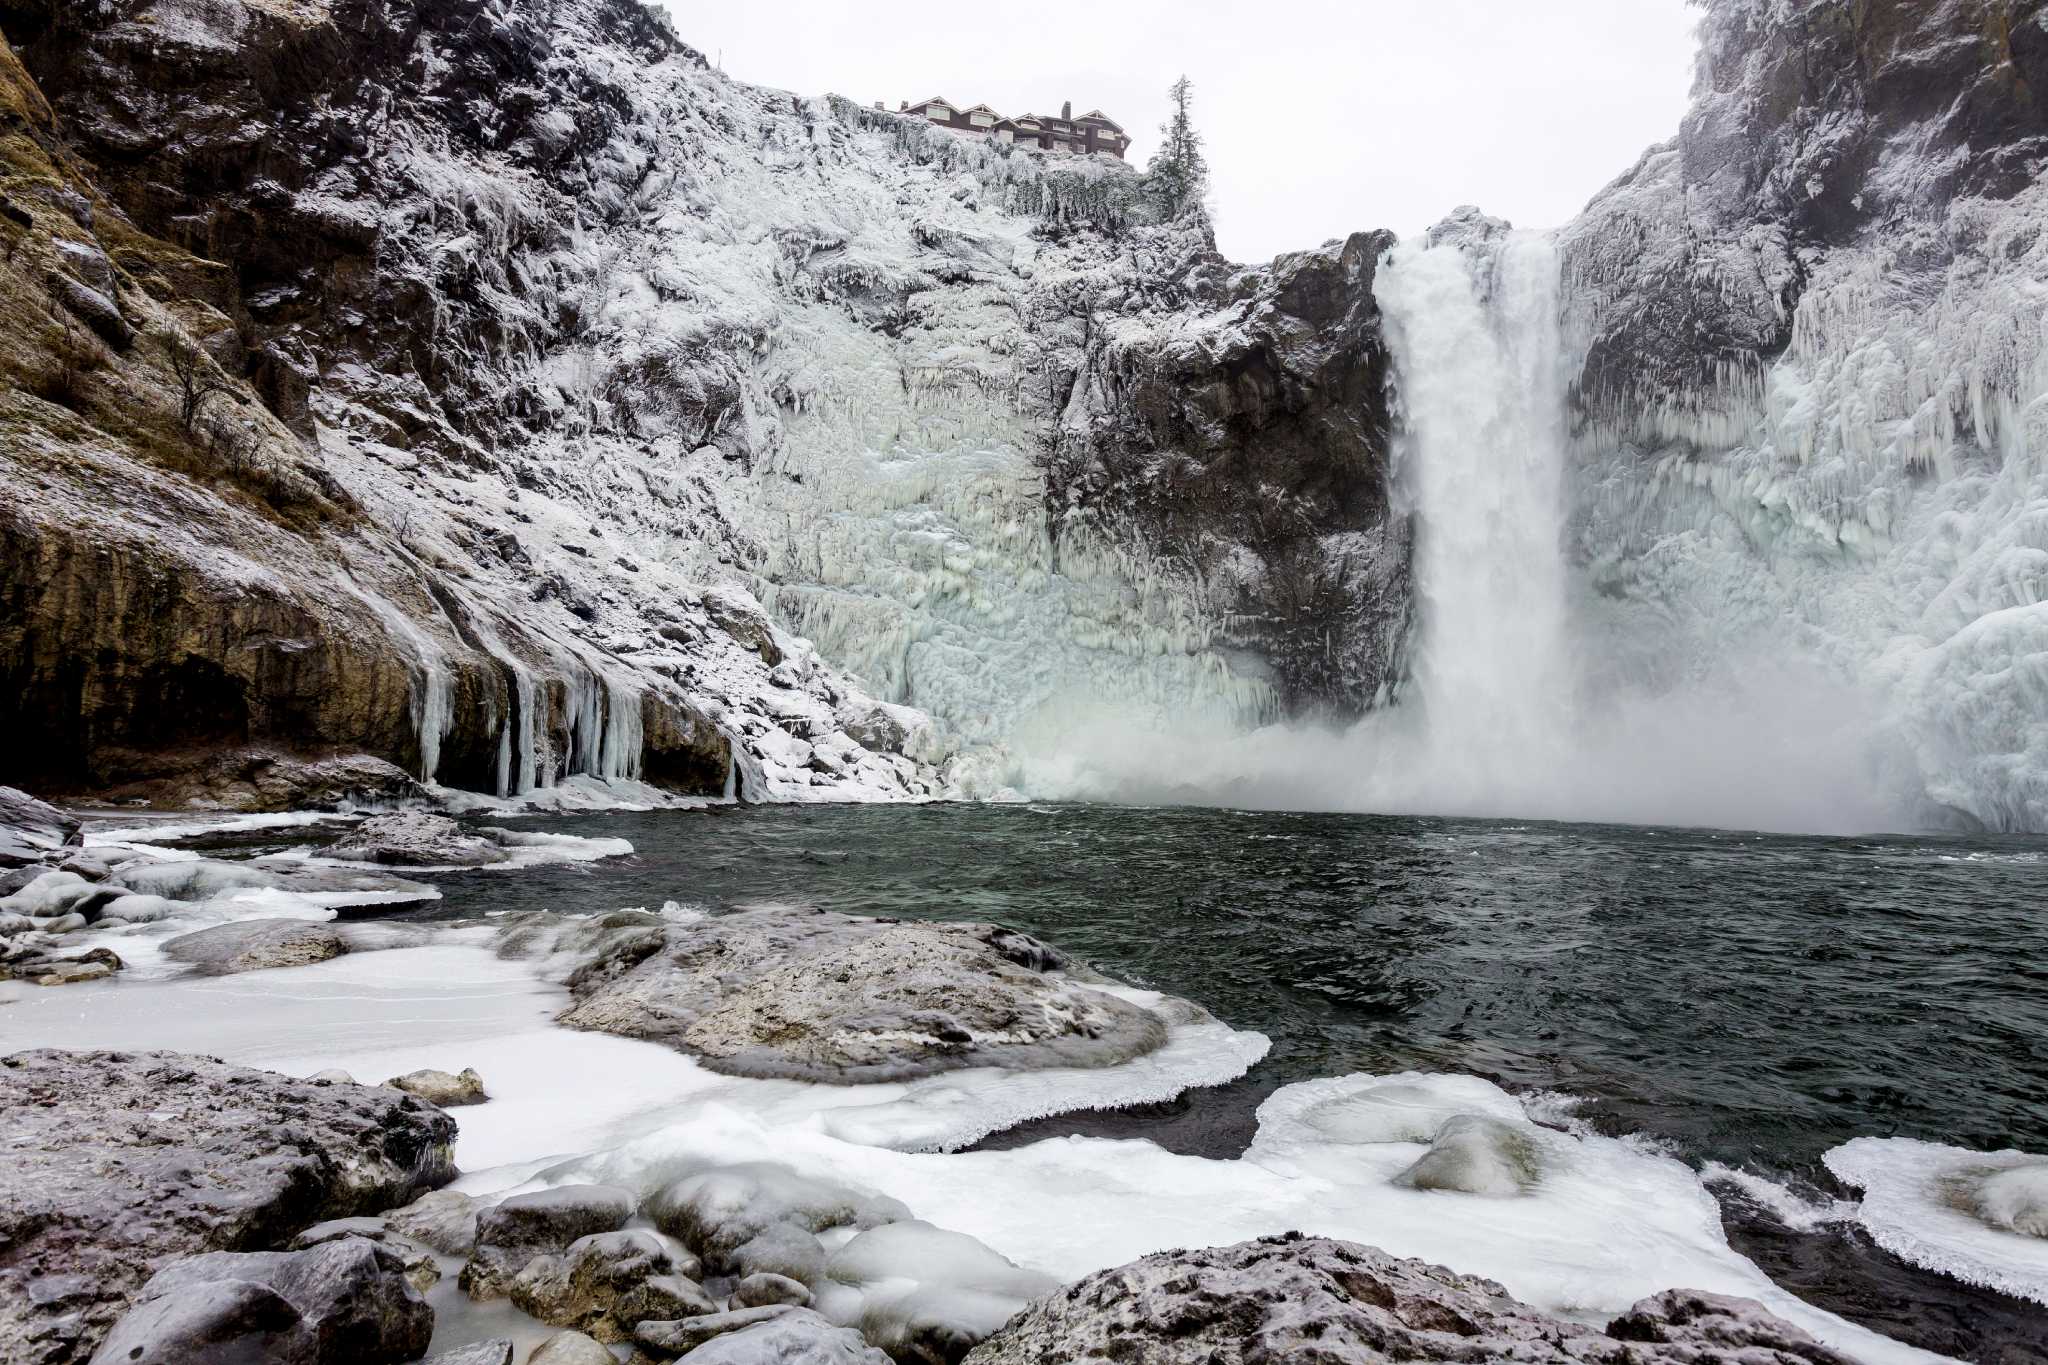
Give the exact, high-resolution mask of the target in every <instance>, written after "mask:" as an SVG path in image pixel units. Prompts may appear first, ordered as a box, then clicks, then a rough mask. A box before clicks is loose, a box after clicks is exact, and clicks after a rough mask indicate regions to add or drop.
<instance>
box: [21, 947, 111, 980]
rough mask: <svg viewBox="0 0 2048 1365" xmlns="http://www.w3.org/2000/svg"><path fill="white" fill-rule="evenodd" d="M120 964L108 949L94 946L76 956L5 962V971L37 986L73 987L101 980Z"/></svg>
mask: <svg viewBox="0 0 2048 1365" xmlns="http://www.w3.org/2000/svg"><path fill="white" fill-rule="evenodd" d="M123 965H124V964H123V963H122V961H121V959H120V958H118V957H116V956H115V955H114V953H113V951H112V950H111V949H107V948H94V949H92V950H91V951H90V952H85V953H80V954H78V955H77V956H75V957H62V958H50V957H31V958H29V959H27V960H26V961H24V962H10V963H7V964H5V971H4V974H6V975H11V976H13V977H15V978H16V979H18V980H23V981H32V982H34V983H35V984H36V985H38V986H73V985H77V984H78V983H79V982H81V981H104V980H106V979H107V978H108V977H110V976H112V975H113V974H114V973H115V972H118V971H120V970H121V969H122V967H123Z"/></svg>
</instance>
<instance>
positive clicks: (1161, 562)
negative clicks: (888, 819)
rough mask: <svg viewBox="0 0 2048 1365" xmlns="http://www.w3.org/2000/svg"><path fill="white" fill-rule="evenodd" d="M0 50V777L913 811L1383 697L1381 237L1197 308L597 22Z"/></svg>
mask: <svg viewBox="0 0 2048 1365" xmlns="http://www.w3.org/2000/svg"><path fill="white" fill-rule="evenodd" d="M0 33H4V35H5V39H6V42H7V45H8V46H7V52H6V56H5V65H4V70H0V75H4V78H5V87H4V88H5V90H6V92H7V103H6V105H5V129H6V141H5V144H4V145H5V151H6V166H5V168H4V169H5V175H6V180H5V185H6V189H5V193H6V194H7V204H6V222H5V224H4V225H0V230H4V232H5V234H6V243H5V250H6V252H7V258H6V261H5V264H4V265H0V270H4V271H5V272H6V278H5V279H4V280H0V297H4V303H0V306H5V307H7V308H8V309H9V310H10V312H11V313H13V314H14V315H15V316H14V317H13V318H12V319H11V320H10V328H9V333H8V334H9V336H10V337H11V338H14V339H15V340H14V341H13V342H12V343H11V344H9V345H7V346H6V348H5V355H4V356H0V363H4V364H5V365H6V371H7V372H6V382H7V385H8V388H7V392H6V394H5V397H4V399H0V405H4V412H5V417H4V422H5V430H6V436H5V438H4V445H0V450H4V456H5V458H4V460H0V478H4V479H5V480H6V481H7V483H8V485H9V494H10V496H9V497H8V498H7V500H6V510H5V511H4V512H0V599H4V601H5V602H6V611H5V613H4V615H0V680H4V686H0V695H4V696H5V698H6V701H5V703H4V706H5V707H6V710H5V713H4V714H0V722H5V723H7V724H9V725H10V727H12V728H14V729H16V730H17V731H19V732H21V733H25V734H29V735H32V736H34V739H33V740H32V742H31V745H30V747H29V749H28V752H27V754H26V755H25V756H24V758H23V761H22V764H21V766H20V767H19V768H18V769H16V770H12V771H11V776H13V777H15V778H17V779H19V780H22V781H27V782H30V783H33V784H35V785H38V786H40V787H43V788H45V789H52V790H81V789H98V790H106V789H110V788H111V789H116V790H122V791H127V790H135V791H140V792H144V793H146V794H154V795H160V796H173V797H192V798H199V799H206V800H216V801H227V802H230V803H234V804H252V803H253V804H275V803H277V802H279V801H284V800H290V799H297V798H302V797H303V796H305V795H307V794H309V793H315V792H317V794H330V793H329V791H328V789H330V788H334V787H336V785H337V783H338V784H339V785H340V786H341V787H343V788H346V787H351V786H355V787H362V788H365V789H370V790H382V791H386V792H391V791H398V790H403V789H405V788H406V787H407V784H408V783H409V782H410V781H413V780H419V781H428V782H436V783H440V784H444V785H448V786H455V787H463V788H470V789H474V790H479V791H483V792H487V793H495V794H499V795H516V794H519V793H523V792H526V791H530V790H532V789H535V788H539V787H545V786H548V785H550V784H551V783H553V782H555V781H558V780H560V779H562V778H564V777H567V776H571V775H575V774H588V775H590V776H593V777H599V778H606V779H614V780H617V779H629V778H646V779H648V780H650V781H654V782H657V783H660V784H662V785H666V786H670V787H674V788H678V789H681V790H685V791H697V792H710V793H716V792H719V791H722V790H728V789H730V788H733V787H735V786H736V787H737V789H738V790H739V792H740V793H741V794H742V795H744V796H749V797H755V798H764V799H767V798H773V799H800V798H804V797H809V796H850V795H858V796H906V795H918V794H924V793H930V792H936V791H938V790H940V789H941V788H942V787H943V786H944V785H945V784H946V782H947V781H948V780H949V779H948V778H947V776H945V775H944V771H943V765H945V764H946V763H947V761H948V759H949V758H950V757H951V756H952V755H953V754H954V753H955V752H956V751H959V750H961V749H969V750H972V751H973V752H974V753H976V754H978V755H983V756H987V758H988V761H986V762H983V763H981V764H979V766H975V765H969V768H968V769H959V770H956V771H955V773H954V777H955V778H960V777H961V774H962V773H966V772H970V770H971V772H972V773H979V774H981V775H982V776H981V777H980V778H979V779H973V778H971V777H970V778H968V779H966V780H982V781H986V782H990V783H997V782H1000V781H1003V780H1006V778H1007V777H1008V775H1009V774H1010V773H1012V772H1013V771H1014V767H1015V755H1014V754H1013V753H1012V746H1013V744H1014V743H1015V742H1017V736H1018V735H1019V734H1021V733H1026V732H1029V733H1030V734H1032V735H1035V736H1037V742H1040V743H1045V742H1050V741H1047V740H1046V739H1045V736H1047V735H1049V734H1057V733H1058V732H1059V731H1061V729H1062V728H1063V726H1064V724H1065V721H1064V720H1063V719H1062V718H1063V717H1064V716H1066V715H1067V714H1069V713H1071V712H1074V711H1076V710H1085V709H1088V708H1091V707H1093V706H1094V705H1095V701H1096V699H1097V698H1098V697H1100V696H1101V695H1105V694H1106V693H1118V694H1123V693H1128V694H1130V695H1131V697H1132V698H1133V700H1134V705H1137V706H1138V707H1140V708H1141V709H1142V708H1149V709H1150V712H1151V713H1152V714H1155V715H1157V714H1163V713H1166V712H1170V711H1172V710H1173V709H1175V708H1178V707H1182V706H1185V705H1187V704H1189V703H1190V702H1191V701H1200V702H1203V703H1213V704H1214V705H1216V706H1218V707H1220V708H1221V709H1222V710H1224V711H1225V712H1227V713H1228V714H1230V715H1232V716H1234V717H1238V718H1245V717H1251V716H1258V715H1266V714H1271V713H1273V712H1274V711H1275V710H1276V709H1278V708H1279V707H1281V706H1283V705H1285V706H1294V707H1306V706H1313V705H1323V704H1326V703H1335V704H1337V705H1339V706H1345V707H1350V708H1353V709H1355V707H1356V706H1357V705H1358V704H1359V702H1360V701H1361V699H1363V698H1364V697H1368V696H1370V695H1371V693H1372V692H1373V690H1374V687H1375V685H1376V684H1375V682H1374V681H1373V677H1374V670H1375V669H1376V668H1377V669H1378V670H1379V672H1380V673H1384V672H1385V659H1386V657H1387V656H1388V654H1389V653H1390V651H1389V650H1388V648H1387V646H1386V645H1385V643H1384V642H1385V640H1386V639H1387V638H1388V636H1389V634H1390V631H1389V623H1390V622H1396V621H1398V619H1399V616H1400V612H1401V610H1402V607H1401V600H1402V594H1401V593H1400V591H1399V588H1398V579H1399V575H1400V572H1401V566H1402V565H1403V564H1404V563H1405V556H1404V552H1403V550H1402V537H1401V533H1400V532H1399V530H1398V527H1397V526H1395V525H1394V524H1393V523H1391V522H1389V520H1388V513H1387V499H1386V496H1385V478H1384V474H1385V462H1384V459H1383V455H1384V449H1385V421H1384V417H1383V415H1382V411H1383V404H1382V402H1381V401H1380V394H1381V393H1382V391H1383V389H1382V372H1383V366H1384V362H1383V359H1382V357H1381V354H1380V352H1379V350H1378V347H1377V344H1376V340H1375V338H1374V335H1373V333H1372V331H1371V329H1370V327H1369V325H1368V324H1369V321H1370V314H1371V289H1370V280H1371V269H1372V263H1373V257H1374V255H1375V254H1376V250H1375V242H1374V239H1370V238H1357V239H1353V241H1352V242H1350V243H1347V244H1344V245H1342V246H1332V247H1331V248H1327V249H1325V250H1324V251H1322V252H1320V253H1309V254H1307V255H1304V256H1301V257H1297V258H1289V259H1287V260H1283V261H1282V262H1281V263H1279V264H1277V265H1276V266H1275V267H1274V269H1273V270H1271V271H1249V272H1247V271H1238V270H1235V269H1233V268H1232V267H1229V266H1228V265H1227V264H1226V263H1224V262H1222V261H1221V260H1220V258H1218V257H1216V255H1215V253H1214V250H1213V246H1212V245H1211V243H1210V241H1209V238H1208V234H1207V229H1206V227H1205V226H1204V225H1203V224H1202V223H1201V222H1200V220H1199V218H1195V219H1191V220H1188V221H1184V222H1177V223H1160V222H1158V221H1157V219H1158V214H1157V213H1156V212H1154V211H1153V210H1152V209H1151V208H1150V205H1149V202H1148V197H1147V194H1146V191H1145V186H1144V185H1143V182H1142V180H1141V179H1140V178H1139V177H1138V176H1137V175H1135V174H1134V173H1132V172H1130V171H1129V170H1128V169H1127V168H1124V167H1121V166H1114V165H1110V164H1108V163H1107V162H1103V163H1100V164H1098V163H1097V162H1095V161H1092V160H1091V161H1088V162H1081V161H1079V160H1068V161H1065V162H1064V163H1061V162H1057V161H1054V160H1051V159H1048V158H1045V157H1043V156H1040V155H1037V154H1034V153H1026V152H1023V151H1020V150H1017V149H1013V148H997V147H993V146H989V145H985V144H981V143H978V142H974V141H971V140H966V139H961V138H958V137H955V136H952V135H948V134H943V133H939V132H937V131H935V130H932V129H929V128H927V127H925V126H924V125H922V124H917V123H914V122H912V121H909V120H905V119H901V118H898V117H896V116H894V115H883V114H879V113H876V112H873V111H868V110H865V109H859V108H857V107H855V106H852V105H850V104H847V103H845V102H843V101H837V100H832V99H810V100H802V99H797V98H794V97H792V96H789V95H786V94H782V93H780V92H774V91H767V90H759V89H754V88H751V87H747V86H743V85H739V84H737V83H735V82H732V81H730V80H728V79H726V78H725V77H724V76H722V75H721V74H719V73H717V72H715V71H711V70H709V69H707V67H706V65H705V63H704V62H703V60H702V58H701V57H699V56H698V54H696V53H695V52H694V51H692V50H691V49H690V48H689V47H688V46H687V45H685V44H684V43H682V42H681V41H680V40H679V39H677V38H676V37H675V36H674V35H673V34H672V33H671V32H670V31H669V29H668V28H667V26H666V23H665V21H663V20H661V19H659V18H657V17H656V16H655V15H654V14H653V13H652V12H651V11H649V10H647V9H645V8H643V7H642V6H641V5H639V4H637V3H634V2H633V0H554V2H553V3H547V4H538V5H522V6H518V7H513V8H509V9H508V8H507V7H504V6H500V5H497V4H492V3H488V2H487V0H411V2H408V0H303V2H288V0H95V2H94V3H92V4H87V5H78V4H73V3H69V2H68V0H61V2H60V0H13V2H11V3H7V4H4V5H0ZM1393 633H1397V632H1393ZM842 670H844V671H842ZM1133 682H1135V684H1136V685H1135V687H1133V686H1132V684H1133ZM896 703H905V704H907V705H906V706H899V705H896ZM913 708H914V709H913ZM1034 727H1035V728H1034ZM362 756H366V757H362ZM337 773H338V774H339V776H337Z"/></svg>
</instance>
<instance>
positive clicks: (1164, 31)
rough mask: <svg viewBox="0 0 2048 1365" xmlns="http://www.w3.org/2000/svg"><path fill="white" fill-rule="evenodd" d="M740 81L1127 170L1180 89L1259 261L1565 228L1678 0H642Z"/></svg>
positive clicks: (1633, 146)
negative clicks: (1067, 127) (1459, 228)
mask: <svg viewBox="0 0 2048 1365" xmlns="http://www.w3.org/2000/svg"><path fill="white" fill-rule="evenodd" d="M663 3H665V4H666V5H667V7H668V9H669V11H670V13H671V14H673V15H674V17H675V23H676V28H677V31H678V32H679V33H680V34H681V35H682V37H683V39H684V41H686V42H688V43H691V44H692V45H694V46H696V47H699V48H701V49H702V50H703V51H704V54H705V55H706V56H707V57H710V58H712V59H713V60H714V61H717V60H722V61H723V64H724V67H725V69H726V70H727V71H728V72H730V73H732V74H733V75H735V76H737V77H739V78H741V79H742V80H747V81H752V82H755V83H756V84H761V85H772V86H780V87H782V88H784V89H789V90H795V91H797V92H799V93H802V94H807V95H810V94H820V93H823V92H825V91H828V90H829V91H836V92H838V93H840V94H844V95H849V96H852V97H854V98H856V99H859V100H861V101H863V102H865V103H872V102H873V101H875V100H878V99H879V100H886V101H887V102H888V106H889V108H891V109H894V108H895V107H896V105H897V104H898V102H899V101H902V100H918V99H924V98H926V97H928V96H932V95H943V96H945V97H946V98H947V99H949V100H952V101H954V102H955V103H957V104H974V103H977V102H983V103H987V104H990V105H993V106H994V107H995V108H996V109H998V110H1000V111H1001V112H1003V113H1005V114H1013V113H1021V112H1024V111H1025V110H1027V109H1028V110H1033V111H1036V112H1038V113H1057V112H1058V111H1059V106H1060V102H1061V101H1062V100H1072V101H1073V102H1074V112H1075V113H1077V114H1079V113H1083V112H1085V111H1087V110H1089V109H1095V108H1100V109H1102V110H1103V111H1104V112H1106V113H1107V114H1109V116H1110V117H1111V118H1114V119H1116V120H1117V121H1118V122H1119V123H1121V124H1123V125H1124V128H1125V129H1126V130H1127V131H1128V132H1130V133H1131V135H1132V136H1133V137H1135V138H1136V139H1137V143H1138V145H1137V146H1136V147H1135V148H1134V149H1133V154H1132V155H1133V159H1134V160H1137V161H1140V162H1142V161H1143V160H1144V159H1145V158H1146V157H1149V156H1150V155H1151V153H1152V149H1153V146H1154V145H1155V143H1156V142H1157V129H1158V126H1159V123H1160V122H1161V120H1162V119H1163V118H1164V117H1165V106H1166V97H1165V92H1166V87H1167V86H1168V85H1169V84H1170V83H1171V82H1172V80H1173V78H1174V77H1175V76H1177V75H1179V74H1181V73H1182V72H1183V71H1185V72H1186V73H1187V74H1188V76H1190V77H1191V78H1192V79H1193V80H1194V82H1195V98H1196V106H1195V115H1196V126H1197V127H1198V128H1200V129H1201V130H1202V132H1203V134H1204V135H1205V136H1206V137H1207V139H1208V152H1209V161H1210V170H1211V180H1212V187H1213V188H1212V192H1211V205H1212V207H1213V209H1214V211H1215V217H1216V229H1217V236H1218V239H1219V244H1220V245H1221V247H1222V249H1223V251H1224V253H1225V254H1226V255H1228V256H1230V257H1232V258H1234V259H1236V260H1241V261H1259V260H1264V259H1265V258H1267V257H1270V256H1273V255H1275V254H1276V253H1278V252H1281V251H1290V250H1295V249H1298V248H1302V247H1309V246H1314V245H1316V244H1318V243H1320V242H1322V241H1324V240H1326V239H1328V238H1331V237H1340V236H1343V235H1344V234H1346V233H1348V232H1353V231H1356V230H1358V229H1361V228H1374V227H1390V228H1393V229H1395V230H1396V231H1399V232H1403V233H1409V232H1416V231H1420V230H1421V229H1423V228H1425V227H1427V226H1429V225H1430V224H1431V223H1433V222H1435V221H1437V220H1438V219H1439V218H1441V217H1443V216H1444V215H1445V214H1446V213H1448V212H1450V210H1452V209H1453V208H1456V207H1457V206H1458V205H1460V204H1478V205H1479V206H1480V207H1481V208H1483V209H1485V210H1486V211H1487V212H1488V213H1491V214H1494V215H1496V216H1498V217H1502V218H1507V219H1510V220H1511V221H1513V222H1514V223H1515V224H1516V225H1517V226H1520V227H1550V226H1554V225H1556V224H1558V223H1562V222H1564V221H1566V220H1567V219H1569V218H1571V217H1572V216H1573V215H1574V214H1575V213H1577V212H1578V210H1579V209H1580V208H1581V207H1582V206H1583V205H1584V204H1585V202H1586V201H1587V200H1588V199H1590V198H1591V197H1592V196H1593V194H1594V193H1595V192H1596V191H1597V190H1599V189H1600V187H1601V186H1603V185H1605V184H1606V183H1607V182H1608V181H1609V180H1611V179H1613V178H1614V177H1615V176H1617V175H1619V174H1621V173H1622V172H1623V171H1625V170H1627V169H1628V168H1629V166H1631V165H1632V164H1634V162H1635V159H1636V157H1637V156H1638V155H1640V154H1641V152H1642V150H1643V149H1644V148H1645V147H1648V146H1649V145H1650V144H1651V143H1653V142H1661V141H1663V140H1664V139H1665V138H1668V137H1670V136H1672V135H1673V134H1674V133H1676V132H1677V131H1678V120H1679V117H1680V115H1681V114H1683V113H1684V111H1685V105H1686V95H1687V91H1688V89H1689V87H1690V85H1691V71H1692V65H1691V64H1692V50H1693V25H1694V12H1693V11H1692V10H1691V9H1689V8H1688V7H1687V5H1686V4H1685V0H1348V2H1347V0H1254V2H1252V3H1247V2H1246V0H1179V2H1178V3H1176V2H1175V0H1111V2H1110V3H1077V4H1064V5H1053V6H1046V5H1033V4H1025V5H1011V4H1004V3H1001V0H990V2H989V3H973V0H969V3H966V4H957V5H956V4H948V3H937V2H935V0H927V3H923V4H916V5H911V4H875V3H865V4H862V3H852V2H850V0H737V3H735V0H720V3H711V0H663Z"/></svg>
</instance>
